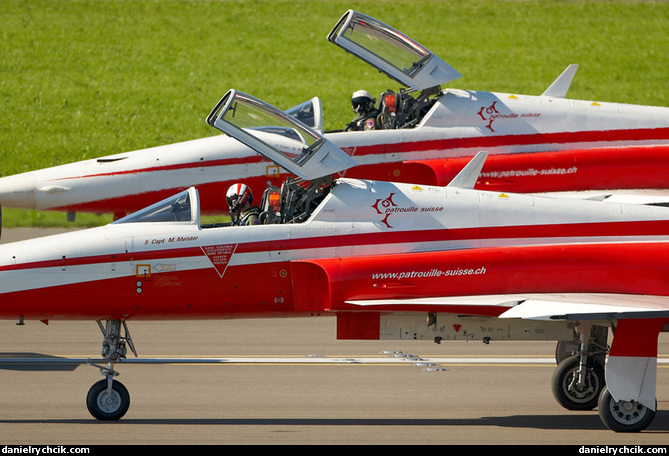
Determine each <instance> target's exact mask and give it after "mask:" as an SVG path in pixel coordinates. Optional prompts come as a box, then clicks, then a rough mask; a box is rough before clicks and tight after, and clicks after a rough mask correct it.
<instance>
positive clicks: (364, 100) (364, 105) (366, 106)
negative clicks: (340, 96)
mask: <svg viewBox="0 0 669 456" xmlns="http://www.w3.org/2000/svg"><path fill="white" fill-rule="evenodd" d="M375 101H376V100H374V98H372V96H371V95H370V94H369V92H367V91H366V90H358V91H357V92H353V96H352V97H351V105H352V106H353V111H355V113H356V114H358V115H362V114H364V113H366V112H369V111H371V110H372V109H373V108H374V102H375Z"/></svg>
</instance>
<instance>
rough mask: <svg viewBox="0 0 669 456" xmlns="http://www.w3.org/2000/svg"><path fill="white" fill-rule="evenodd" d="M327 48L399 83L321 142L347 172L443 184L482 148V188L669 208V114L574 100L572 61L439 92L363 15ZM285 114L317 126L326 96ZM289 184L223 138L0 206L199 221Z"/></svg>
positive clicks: (77, 168) (409, 53)
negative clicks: (507, 82) (165, 211)
mask: <svg viewBox="0 0 669 456" xmlns="http://www.w3.org/2000/svg"><path fill="white" fill-rule="evenodd" d="M328 40H329V41H330V42H332V43H334V44H336V45H337V46H340V47H341V48H343V49H344V50H345V51H347V52H349V53H352V54H354V55H356V56H357V57H359V58H360V59H362V60H363V61H365V62H367V63H368V64H370V65H372V66H374V67H375V68H377V69H378V70H379V71H380V72H383V73H385V74H386V75H388V76H389V77H391V78H392V79H393V80H395V81H396V82H398V83H399V84H400V85H401V89H400V90H399V91H398V92H392V91H388V92H385V93H382V94H380V95H379V96H378V97H376V98H378V100H377V101H376V104H375V106H374V110H373V114H369V113H365V114H361V119H362V117H364V118H365V119H367V120H368V121H371V126H372V128H371V129H362V130H360V131H353V130H351V129H348V131H345V130H347V129H345V128H343V127H344V126H342V128H343V129H342V131H329V132H326V133H325V134H324V136H325V137H326V138H327V139H328V140H329V141H330V142H332V143H333V144H335V145H336V146H337V147H339V148H340V149H342V150H344V151H345V152H347V153H348V155H350V156H352V157H354V158H355V160H356V163H357V166H355V167H353V168H350V169H348V170H347V171H346V176H347V177H353V178H362V179H373V180H384V181H392V182H411V183H418V184H425V185H438V186H443V185H446V184H448V182H450V181H451V179H453V177H454V176H455V175H456V174H457V173H458V172H459V170H460V169H462V167H463V166H464V165H465V164H466V163H467V162H468V161H469V160H470V159H471V158H472V157H473V156H474V155H475V154H476V153H477V152H478V151H479V150H483V149H485V150H486V151H488V153H489V157H488V160H486V163H485V165H484V168H483V170H482V173H481V177H480V179H479V180H478V182H477V185H476V188H478V189H487V190H500V191H508V192H520V193H527V192H533V193H534V192H573V191H579V192H583V191H591V193H590V194H588V195H587V197H597V198H607V197H610V196H611V195H613V194H616V195H619V194H629V193H630V192H632V191H635V192H636V196H639V194H638V191H639V190H643V191H644V194H643V196H644V199H643V201H644V202H645V201H651V199H650V198H656V197H657V198H658V199H659V201H660V202H666V200H667V187H668V182H669V171H667V170H669V158H668V157H669V108H666V107H652V106H639V105H629V104H619V103H606V102H597V101H593V100H571V99H567V98H566V95H567V91H568V89H569V86H570V84H571V81H572V78H573V77H574V73H575V72H576V65H570V66H569V67H568V68H567V69H566V70H565V72H564V73H563V74H562V75H561V76H560V77H559V78H558V79H557V80H556V81H555V82H554V83H553V84H552V85H550V87H549V88H548V89H547V90H546V91H545V92H544V93H543V94H541V95H539V96H529V95H521V94H514V93H496V92H481V91H474V90H461V89H447V88H445V89H442V88H441V87H442V85H444V84H447V83H449V82H450V81H453V80H455V79H458V78H459V77H460V73H458V72H457V71H456V70H455V69H453V68H452V67H451V66H450V65H448V64H447V63H446V62H444V61H443V60H442V59H440V58H439V57H438V56H436V55H434V54H433V53H432V52H430V51H429V50H428V49H426V48H425V47H424V46H422V45H420V44H418V43H417V42H416V41H415V40H413V39H411V38H409V37H408V36H406V35H404V34H403V33H401V32H399V31H398V30H396V29H394V28H392V27H390V26H388V25H386V24H384V23H382V22H380V21H378V20H376V19H374V18H371V17H369V16H366V15H364V14H361V13H359V12H355V11H348V12H346V14H344V16H343V17H342V18H341V19H340V21H339V22H338V23H337V25H336V26H335V27H334V28H333V30H332V31H331V32H330V34H329V35H328ZM358 84H361V85H364V81H358ZM357 88H359V87H355V89H357ZM375 95H376V94H375ZM288 112H290V113H291V114H292V115H294V116H295V117H297V118H298V119H300V120H301V121H302V122H303V123H306V124H307V125H309V126H311V127H312V128H313V129H315V130H319V131H322V128H323V121H322V110H321V105H320V101H319V100H318V98H313V99H312V100H310V101H307V102H305V103H303V104H301V105H299V106H296V107H295V108H292V109H290V110H288ZM288 175H289V172H288V171H287V170H286V169H285V168H283V167H281V166H277V165H276V164H275V163H273V162H271V161H268V160H266V159H265V158H264V157H262V156H259V155H258V154H257V153H256V152H255V151H254V150H253V149H251V148H249V147H246V146H245V145H243V144H240V143H239V142H237V141H235V140H233V139H231V138H228V137H226V136H217V137H208V138H203V139H196V140H192V141H187V142H183V143H177V144H170V145H165V146H160V147H153V148H149V149H144V150H138V151H134V152H128V153H121V154H116V155H111V156H106V157H100V158H95V159H90V160H85V161H81V162H76V163H70V164H66V165H62V166H56V167H52V168H47V169H42V170H35V171H30V172H27V173H23V174H18V175H14V176H6V177H2V178H0V204H1V205H3V206H4V207H16V208H24V209H37V210H57V211H67V212H70V213H71V214H75V213H76V212H93V213H113V214H116V217H117V218H120V217H121V216H123V215H126V214H128V213H130V212H134V211H136V210H139V209H141V208H142V207H144V206H145V205H146V202H147V201H150V202H155V201H159V200H161V199H163V198H166V197H169V196H170V195H172V194H174V193H177V192H179V191H182V190H185V189H187V188H189V187H191V186H194V187H197V189H198V191H199V193H200V210H201V212H202V213H203V214H212V213H213V214H218V213H221V212H225V211H227V210H228V208H227V205H226V203H225V197H224V195H225V191H226V190H227V188H228V187H229V186H230V185H231V184H233V183H235V182H239V181H243V182H245V183H246V184H247V185H249V186H250V187H251V188H252V189H253V191H254V193H255V194H261V193H262V192H263V191H264V190H265V188H267V186H268V183H269V184H272V185H277V186H278V185H280V183H281V182H282V181H283V180H284V179H285V178H286V177H287V176H288ZM592 191H594V192H592ZM580 196H583V195H582V194H581V195H580Z"/></svg>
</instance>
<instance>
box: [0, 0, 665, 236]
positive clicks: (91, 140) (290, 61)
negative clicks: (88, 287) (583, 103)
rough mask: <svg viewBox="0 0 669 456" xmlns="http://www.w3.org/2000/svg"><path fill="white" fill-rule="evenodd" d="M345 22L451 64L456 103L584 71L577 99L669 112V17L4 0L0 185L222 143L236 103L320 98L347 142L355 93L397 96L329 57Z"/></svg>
mask: <svg viewBox="0 0 669 456" xmlns="http://www.w3.org/2000/svg"><path fill="white" fill-rule="evenodd" d="M347 9H356V10H358V11H361V12H363V13H366V14H369V15H371V16H374V17H377V18H378V19H380V20H382V21H384V22H386V23H388V24H390V25H392V26H394V27H395V28H398V29H400V30H402V31H404V32H405V33H407V34H408V35H410V36H412V37H413V38H415V39H416V40H418V41H419V42H421V43H422V44H424V45H425V46H426V47H427V48H429V49H430V50H432V51H433V52H435V53H436V54H438V55H439V56H440V57H442V58H443V59H444V60H446V61H447V62H449V63H450V64H451V65H452V66H453V67H455V68H456V69H457V70H458V71H459V72H460V73H462V74H463V78H461V79H459V80H457V81H454V82H452V83H450V84H449V87H457V88H465V89H474V90H487V91H499V92H511V93H526V94H537V95H538V94H540V93H542V92H543V90H545V88H546V87H548V85H549V84H550V83H551V82H552V81H553V80H554V79H555V78H556V77H557V76H558V75H559V74H560V73H561V72H562V70H564V68H566V66H567V65H568V64H570V63H578V64H579V65H580V67H579V71H578V73H577V75H576V78H575V80H574V83H573V84H572V87H571V90H570V92H569V97H570V98H577V99H588V100H589V99H592V100H599V101H613V102H622V103H636V104H648V105H657V106H669V92H668V91H667V83H668V82H669V77H668V76H669V34H668V33H667V30H669V3H667V2H650V1H481V0H467V1H464V0H462V1H461V0H449V1H435V0H431V1H425V0H412V1H404V0H395V1H391V0H369V1H340V0H322V1H315V0H312V1H307V0H290V1H288V0H269V1H244V0H231V1H226V0H220V1H211V0H160V1H157V0H0V18H2V25H1V26H0V176H5V175H11V174H16V173H20V172H25V171H29V170H33V169H39V168H44V167H49V166H55V165H58V164H63V163H68V162H73V161H79V160H84V159H88V158H94V157H99V156H103V155H108V154H114V153H121V152H125V151H129V150H135V149H141V148H146V147H152V146H158V145H162V144H168V143H173V142H177V141H185V140H189V139H195V138H201V137H204V136H209V135H214V134H217V132H216V131H214V130H213V129H212V128H211V127H209V126H207V125H206V124H205V121H204V119H205V117H206V116H207V114H208V113H209V111H210V110H211V108H212V107H213V106H214V105H215V104H216V102H217V101H218V99H219V98H220V97H221V96H222V95H223V94H224V93H225V92H226V91H227V90H228V89H230V88H236V89H239V90H241V91H244V92H247V93H250V94H252V95H254V96H257V97H259V98H262V99H264V100H266V101H268V102H269V103H271V104H274V105H275V106H277V107H279V108H288V107H291V106H293V105H296V104H298V103H300V102H302V101H305V100H307V99H309V98H311V97H313V96H318V97H319V98H321V100H322V102H323V107H324V121H325V127H326V129H335V128H341V127H342V126H343V125H344V124H345V123H346V122H348V121H349V120H350V119H351V118H352V114H353V113H352V111H351V109H350V96H351V93H352V92H353V91H355V90H357V89H361V88H364V89H367V90H369V91H370V92H371V93H372V94H375V93H377V94H378V93H381V92H382V91H383V90H385V89H388V88H392V89H395V90H396V89H397V88H398V87H397V84H396V83H395V82H394V81H391V80H389V79H388V78H386V77H385V76H384V75H381V74H379V73H377V72H376V71H375V70H374V69H372V68H371V67H369V66H367V65H366V64H364V63H363V62H362V61H359V60H358V59H356V58H354V57H353V56H350V55H349V54H346V53H345V52H343V51H342V50H341V49H339V48H338V47H336V46H334V45H332V44H330V43H329V42H327V40H326V35H327V34H328V32H329V31H330V30H331V28H332V27H333V26H334V24H335V23H336V22H337V20H338V19H339V18H340V17H341V15H342V14H343V13H344V12H345V11H346V10H347ZM107 221H109V218H108V217H98V216H96V215H90V216H83V217H82V214H79V215H78V216H77V222H76V224H77V225H84V226H91V225H96V224H101V223H106V222H107ZM3 224H4V226H33V225H40V226H54V225H67V224H68V222H67V221H66V219H65V215H64V214H59V213H43V212H36V211H21V210H13V209H3Z"/></svg>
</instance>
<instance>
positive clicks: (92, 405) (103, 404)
mask: <svg viewBox="0 0 669 456" xmlns="http://www.w3.org/2000/svg"><path fill="white" fill-rule="evenodd" d="M86 406H87V407H88V411H89V412H90V414H91V415H93V417H94V418H96V419H98V420H102V421H116V420H120V419H121V418H122V417H123V415H125V413H126V412H127V411H128V407H130V394H129V393H128V390H127V389H126V388H125V386H123V384H122V383H121V382H117V381H114V382H113V383H112V394H111V397H110V395H109V394H108V391H107V380H106V379H105V380H100V381H99V382H97V383H95V384H94V385H93V386H91V389H90V390H88V396H86Z"/></svg>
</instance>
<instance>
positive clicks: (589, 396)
mask: <svg viewBox="0 0 669 456" xmlns="http://www.w3.org/2000/svg"><path fill="white" fill-rule="evenodd" d="M576 332H577V334H578V335H579V341H578V344H575V343H573V342H568V343H565V344H564V345H568V346H573V347H574V348H575V350H574V354H572V355H571V356H566V355H565V352H566V349H565V348H564V347H561V346H560V345H558V348H557V350H556V359H557V361H558V362H559V364H558V367H557V369H556V370H555V372H554V373H553V378H552V382H551V386H552V390H553V396H554V397H555V399H556V400H557V402H558V403H559V404H560V405H561V406H563V407H564V408H566V409H567V410H592V409H594V408H595V407H597V403H598V401H599V395H600V393H601V391H602V389H604V386H605V383H606V380H605V376H604V360H605V356H606V337H607V328H605V327H601V326H594V327H593V326H592V325H588V324H580V325H579V326H577V327H576Z"/></svg>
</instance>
